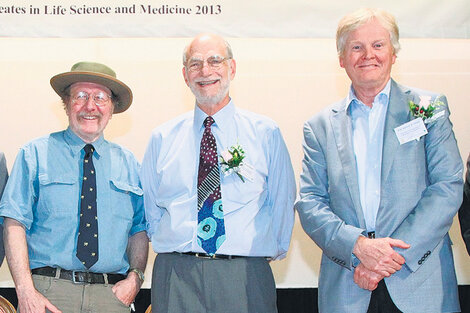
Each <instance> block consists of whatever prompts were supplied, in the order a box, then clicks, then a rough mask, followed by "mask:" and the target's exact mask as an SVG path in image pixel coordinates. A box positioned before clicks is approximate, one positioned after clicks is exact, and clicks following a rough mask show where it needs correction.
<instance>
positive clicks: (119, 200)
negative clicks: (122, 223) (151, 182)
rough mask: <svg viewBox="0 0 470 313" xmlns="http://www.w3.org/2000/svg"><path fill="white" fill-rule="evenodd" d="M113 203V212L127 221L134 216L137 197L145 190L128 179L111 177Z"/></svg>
mask: <svg viewBox="0 0 470 313" xmlns="http://www.w3.org/2000/svg"><path fill="white" fill-rule="evenodd" d="M110 184H111V190H113V192H112V195H111V204H112V211H113V214H114V215H116V216H118V217H120V218H123V219H124V220H127V221H132V218H133V217H134V204H135V200H136V199H135V200H134V201H133V198H135V197H142V195H143V191H142V188H140V186H138V185H135V184H132V183H130V182H128V181H122V180H117V179H111V180H110Z"/></svg>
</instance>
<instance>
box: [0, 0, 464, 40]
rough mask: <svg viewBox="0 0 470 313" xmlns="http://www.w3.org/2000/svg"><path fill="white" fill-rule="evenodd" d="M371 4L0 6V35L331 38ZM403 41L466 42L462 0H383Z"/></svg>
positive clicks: (195, 1) (248, 1)
mask: <svg viewBox="0 0 470 313" xmlns="http://www.w3.org/2000/svg"><path fill="white" fill-rule="evenodd" d="M377 4H378V3H377V1H376V0H365V1H351V0H336V1H330V0H289V1H285V0H256V1H253V0H239V1H234V0H230V1H229V0H168V1H161V0H116V1H111V0H107V1H106V0H94V1H90V0H62V1H53V0H33V1H22V0H3V1H2V2H1V3H0V36H2V37H191V36H194V35H195V34H197V33H200V32H215V33H218V34H221V35H223V36H226V37H246V38H251V37H278V38H325V37H326V38H332V37H334V35H335V29H336V26H337V23H338V21H339V19H340V18H341V17H342V16H343V15H344V14H346V13H348V12H351V11H353V10H355V9H357V8H359V7H375V6H377ZM380 6H381V7H382V8H384V9H386V10H388V11H389V12H391V13H393V14H394V15H395V16H396V17H397V20H398V25H399V26H400V30H401V35H402V37H414V38H417V37H427V38H470V1H468V0H446V1H442V0H413V1H408V0H407V1H404V0H395V1H393V0H384V1H380Z"/></svg>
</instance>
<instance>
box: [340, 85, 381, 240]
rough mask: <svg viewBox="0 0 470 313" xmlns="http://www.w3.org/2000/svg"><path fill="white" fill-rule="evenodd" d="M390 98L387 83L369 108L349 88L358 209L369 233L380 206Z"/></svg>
mask: <svg viewBox="0 0 470 313" xmlns="http://www.w3.org/2000/svg"><path fill="white" fill-rule="evenodd" d="M389 95H390V80H389V81H388V83H387V85H386V86H385V88H384V89H383V90H382V91H381V92H380V93H379V94H378V95H377V96H375V99H374V102H373V103H372V108H370V107H368V106H367V105H365V104H364V103H362V102H361V101H360V100H359V99H357V97H356V95H355V93H354V89H353V88H352V86H351V89H350V91H349V96H348V99H347V103H349V107H348V111H349V114H350V115H351V121H352V134H353V138H352V139H353V148H354V155H355V157H356V166H357V177H358V180H359V181H358V184H359V193H360V199H361V206H362V211H363V213H364V219H365V222H366V227H367V231H368V232H371V231H375V220H376V218H377V211H378V210H379V204H380V180H381V172H382V148H383V141H384V140H383V138H384V128H385V116H386V114H387V107H388V99H389Z"/></svg>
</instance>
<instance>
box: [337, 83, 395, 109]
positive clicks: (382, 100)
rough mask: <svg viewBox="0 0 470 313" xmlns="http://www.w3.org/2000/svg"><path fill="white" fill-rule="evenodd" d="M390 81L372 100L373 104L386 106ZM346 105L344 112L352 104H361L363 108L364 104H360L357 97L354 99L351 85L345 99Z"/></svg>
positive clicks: (354, 94)
mask: <svg viewBox="0 0 470 313" xmlns="http://www.w3.org/2000/svg"><path fill="white" fill-rule="evenodd" d="M391 81H392V79H389V80H388V82H387V84H386V85H385V87H384V89H382V90H381V91H380V92H379V93H378V94H377V95H376V96H375V98H374V103H379V104H388V100H389V99H390V86H391ZM346 103H347V107H346V110H348V109H349V107H350V106H351V103H353V105H359V104H362V105H364V106H365V104H363V103H362V101H361V100H359V99H358V98H357V97H356V93H355V92H354V88H353V86H352V84H351V87H350V88H349V94H348V96H347V98H346Z"/></svg>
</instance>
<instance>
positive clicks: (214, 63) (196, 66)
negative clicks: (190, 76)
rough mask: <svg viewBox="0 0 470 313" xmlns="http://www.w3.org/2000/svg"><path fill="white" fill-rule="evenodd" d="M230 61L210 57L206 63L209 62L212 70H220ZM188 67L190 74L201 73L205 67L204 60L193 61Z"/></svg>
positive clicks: (216, 56) (219, 57)
mask: <svg viewBox="0 0 470 313" xmlns="http://www.w3.org/2000/svg"><path fill="white" fill-rule="evenodd" d="M230 59H231V58H223V57H221V56H218V55H214V56H211V57H208V58H207V59H206V62H207V65H208V66H209V67H210V68H211V69H212V70H218V69H220V68H221V67H222V63H224V62H225V61H227V60H230ZM186 67H187V68H188V70H189V71H190V72H199V71H200V70H202V68H203V67H204V60H198V59H191V60H189V62H188V63H187V64H186Z"/></svg>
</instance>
